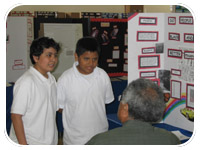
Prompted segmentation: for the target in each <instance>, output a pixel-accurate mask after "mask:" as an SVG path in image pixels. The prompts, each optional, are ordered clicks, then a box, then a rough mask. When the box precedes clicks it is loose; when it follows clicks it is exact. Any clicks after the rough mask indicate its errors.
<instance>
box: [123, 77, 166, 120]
mask: <svg viewBox="0 0 200 150" xmlns="http://www.w3.org/2000/svg"><path fill="white" fill-rule="evenodd" d="M121 102H122V103H123V104H124V103H127V104H128V107H129V110H128V111H129V117H131V118H134V119H137V120H142V121H146V122H157V121H159V120H160V119H161V118H162V116H163V112H164V109H165V103H164V96H163V91H162V89H161V88H160V87H159V86H158V85H157V84H155V83H154V82H153V81H151V80H149V79H143V78H140V79H137V80H135V81H132V82H131V83H130V84H129V85H128V87H127V88H126V89H125V90H124V92H123V94H122V101H121Z"/></svg>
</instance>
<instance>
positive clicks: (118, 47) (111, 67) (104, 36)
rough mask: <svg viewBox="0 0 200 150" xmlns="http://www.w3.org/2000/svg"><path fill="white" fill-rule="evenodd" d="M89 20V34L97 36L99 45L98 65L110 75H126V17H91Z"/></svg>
mask: <svg viewBox="0 0 200 150" xmlns="http://www.w3.org/2000/svg"><path fill="white" fill-rule="evenodd" d="M90 21H91V22H90V24H91V25H90V35H91V36H93V37H95V38H97V39H98V41H99V43H100V46H101V55H100V58H99V67H101V68H103V69H104V70H105V71H106V72H107V73H108V75H109V76H111V77H115V76H127V71H128V70H127V69H128V43H127V42H128V32H127V19H97V18H93V19H91V20H90Z"/></svg>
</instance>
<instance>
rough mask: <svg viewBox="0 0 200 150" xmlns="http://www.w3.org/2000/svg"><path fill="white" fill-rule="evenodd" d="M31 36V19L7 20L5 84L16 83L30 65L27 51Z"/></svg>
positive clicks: (17, 18)
mask: <svg viewBox="0 0 200 150" xmlns="http://www.w3.org/2000/svg"><path fill="white" fill-rule="evenodd" d="M33 36H34V35H33V18H32V17H8V18H7V22H6V82H16V80H17V79H18V78H19V77H20V76H21V75H22V74H23V73H24V72H25V71H26V70H27V69H28V68H29V66H30V65H31V62H30V58H29V49H30V44H31V43H32V40H33Z"/></svg>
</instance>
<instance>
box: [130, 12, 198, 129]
mask: <svg viewBox="0 0 200 150" xmlns="http://www.w3.org/2000/svg"><path fill="white" fill-rule="evenodd" d="M128 20H129V21H128V33H129V36H128V43H129V44H128V48H129V53H128V60H129V62H128V63H129V66H128V73H129V74H128V82H129V83H130V82H131V81H132V80H135V79H137V78H148V79H150V80H152V81H153V82H155V84H158V85H159V86H160V87H161V88H162V89H163V91H164V93H165V95H168V98H167V99H165V102H166V108H165V112H164V117H163V122H164V123H167V124H170V125H173V126H176V127H179V128H183V129H185V130H188V131H193V128H194V25H193V24H194V23H193V17H192V15H191V14H190V13H184V14H183V13H180V14H179V13H170V14H167V13H135V14H133V15H131V16H130V17H129V19H128Z"/></svg>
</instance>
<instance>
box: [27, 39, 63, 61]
mask: <svg viewBox="0 0 200 150" xmlns="http://www.w3.org/2000/svg"><path fill="white" fill-rule="evenodd" d="M50 47H52V48H54V49H55V50H56V51H57V52H58V51H59V50H60V45H59V44H58V43H57V42H55V41H54V39H52V38H49V37H41V38H37V39H35V40H33V42H32V44H31V47H30V59H31V62H32V64H35V61H34V59H33V56H40V55H41V54H42V53H43V51H44V49H45V48H50Z"/></svg>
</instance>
